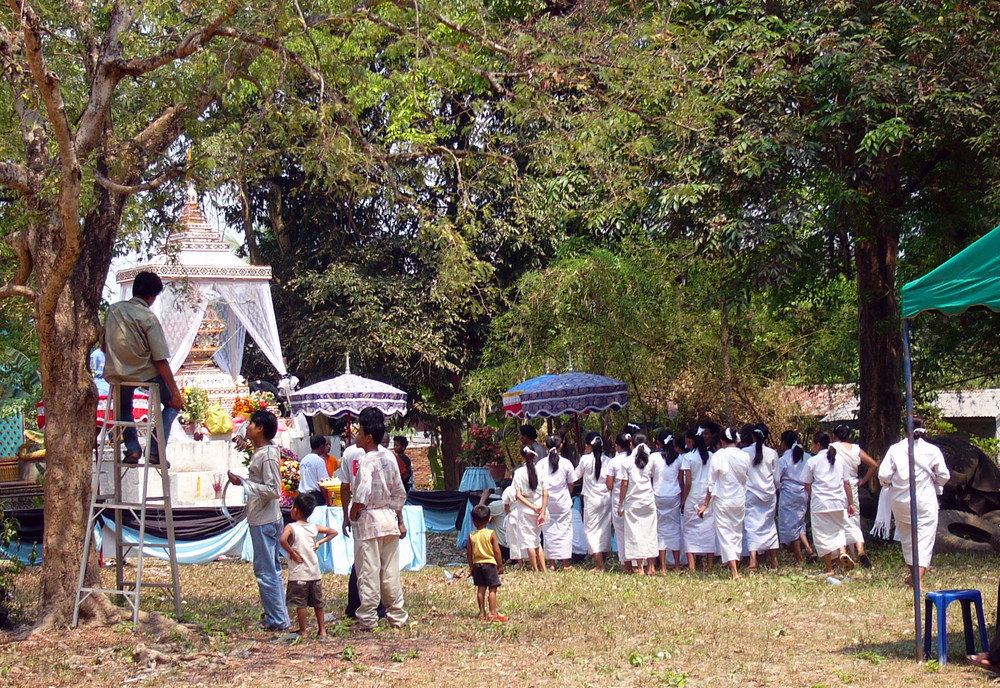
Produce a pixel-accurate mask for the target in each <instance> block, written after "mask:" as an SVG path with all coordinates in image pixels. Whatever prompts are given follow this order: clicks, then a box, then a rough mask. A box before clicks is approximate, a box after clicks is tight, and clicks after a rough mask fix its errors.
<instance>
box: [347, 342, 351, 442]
mask: <svg viewBox="0 0 1000 688" xmlns="http://www.w3.org/2000/svg"><path fill="white" fill-rule="evenodd" d="M348 361H350V359H348ZM347 365H351V364H350V363H348V364H347ZM347 446H348V447H350V446H351V412H350V411H348V412H347Z"/></svg>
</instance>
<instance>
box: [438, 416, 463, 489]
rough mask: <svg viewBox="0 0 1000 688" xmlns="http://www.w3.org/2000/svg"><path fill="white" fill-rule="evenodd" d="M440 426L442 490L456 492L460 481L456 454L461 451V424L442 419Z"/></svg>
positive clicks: (450, 419)
mask: <svg viewBox="0 0 1000 688" xmlns="http://www.w3.org/2000/svg"><path fill="white" fill-rule="evenodd" d="M440 426H441V466H442V468H444V489H446V490H457V489H458V486H459V484H460V482H461V480H462V476H461V475H459V473H458V453H459V452H460V451H461V450H462V422H461V421H459V420H456V419H454V418H443V419H441V423H440Z"/></svg>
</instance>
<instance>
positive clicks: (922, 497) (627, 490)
mask: <svg viewBox="0 0 1000 688" xmlns="http://www.w3.org/2000/svg"><path fill="white" fill-rule="evenodd" d="M917 426H918V428H917V431H916V435H917V439H916V444H915V457H916V464H915V465H916V466H917V469H916V476H915V477H916V482H917V506H918V508H917V512H918V523H919V525H920V534H919V542H918V546H919V554H918V556H919V565H920V575H921V577H922V576H923V571H924V569H925V568H926V567H927V565H928V564H929V563H930V557H931V553H932V552H933V548H934V535H935V532H936V530H937V511H938V503H937V495H938V492H939V490H940V487H941V486H943V485H944V484H945V483H946V482H947V481H948V479H949V477H950V474H949V472H948V468H947V465H946V463H945V460H944V456H943V455H942V454H941V451H940V450H939V449H938V448H937V447H936V446H935V445H933V444H931V443H929V442H927V441H926V440H924V438H923V428H922V427H920V423H919V421H918V422H917ZM769 440H770V432H769V430H768V428H767V426H766V425H764V424H757V425H745V426H743V427H742V428H741V429H740V430H737V429H736V428H735V427H728V428H720V427H719V426H718V425H716V424H715V423H711V422H705V423H703V424H702V425H700V426H698V427H695V428H692V429H690V430H689V431H688V432H686V433H685V434H684V435H683V436H682V437H675V436H674V434H673V433H672V432H670V431H669V430H660V431H659V432H658V433H656V435H655V437H654V438H653V439H652V440H650V439H649V438H648V437H647V436H646V435H645V434H643V433H642V432H641V429H640V428H639V427H638V426H636V425H634V424H630V425H629V426H626V428H625V430H623V432H621V433H620V434H619V435H617V436H616V437H615V438H614V444H613V448H612V447H607V446H606V445H605V440H604V438H602V437H601V436H600V435H599V434H598V433H596V432H591V433H589V434H588V435H587V437H586V453H584V454H583V455H582V456H581V457H580V460H579V462H578V464H577V465H576V466H574V465H573V464H572V463H571V462H570V461H569V460H568V459H566V458H565V457H563V456H562V452H561V449H562V438H561V437H559V436H558V435H550V436H549V437H548V438H547V439H546V446H545V447H542V446H541V445H540V444H539V443H538V441H537V431H536V430H535V428H534V427H532V426H530V425H525V426H522V428H521V442H522V445H523V446H522V448H521V458H522V460H523V463H522V465H521V466H520V467H519V468H518V469H517V470H516V471H515V472H514V477H513V480H512V482H511V485H510V486H509V487H508V488H507V489H505V490H504V491H503V494H502V501H503V504H504V508H505V511H506V514H507V516H506V538H507V543H508V545H509V547H510V551H511V558H512V559H514V560H518V561H520V562H521V563H522V565H523V564H527V565H530V566H531V568H532V569H533V570H536V571H545V570H546V568H547V566H546V559H549V560H551V561H552V562H553V564H552V566H553V567H562V568H567V567H568V566H569V561H570V559H571V557H572V543H573V525H572V508H573V502H572V491H573V487H574V484H575V483H576V482H578V481H580V482H581V483H582V484H581V494H582V498H583V529H584V535H585V538H586V542H587V549H588V551H589V553H590V554H591V555H592V556H593V558H594V562H595V564H596V568H597V570H599V571H603V570H605V568H606V566H607V556H608V554H609V553H610V552H611V549H612V535H614V539H615V542H616V545H617V547H616V548H617V555H618V559H619V561H620V562H622V564H623V566H624V569H625V570H626V571H628V572H634V573H637V574H639V575H645V574H652V573H654V572H656V571H657V570H658V569H659V570H660V571H666V570H667V569H668V567H673V568H674V569H676V570H680V569H681V567H682V565H683V562H684V561H685V560H686V564H687V567H688V568H689V569H690V570H691V571H694V570H696V568H697V565H698V563H699V561H701V562H702V564H703V566H704V567H705V568H709V567H711V566H712V565H713V564H714V560H715V557H719V558H720V560H721V562H722V563H723V564H724V565H725V566H726V567H728V569H729V571H730V574H731V575H732V577H733V578H737V577H739V566H740V562H741V561H742V560H745V561H746V562H747V567H748V568H749V570H751V571H755V570H756V569H757V566H758V558H759V557H766V559H767V563H768V565H769V566H770V567H771V568H772V569H777V567H778V557H777V553H778V549H779V547H780V546H782V545H783V546H785V547H787V548H788V549H789V550H790V551H791V553H792V556H793V557H794V559H795V562H796V564H797V565H801V564H802V562H803V560H804V559H805V560H810V561H811V560H814V559H816V558H817V557H819V558H822V560H823V563H824V567H825V570H826V572H827V573H828V574H833V573H834V567H835V566H836V567H838V568H839V569H840V570H841V571H842V572H843V571H847V570H850V569H851V568H853V567H854V566H855V562H856V561H857V562H860V563H861V564H862V565H863V566H865V567H871V561H870V560H869V558H868V555H867V554H866V553H865V538H864V534H863V532H862V530H861V521H860V512H859V503H858V485H859V484H865V483H867V482H868V481H869V480H871V479H872V478H873V477H874V476H875V475H877V476H878V479H879V481H880V483H881V484H882V486H883V487H884V488H885V489H883V490H882V494H881V497H880V501H879V514H878V516H877V518H876V523H875V529H873V532H876V533H878V534H879V535H881V536H882V537H888V536H889V533H890V517H891V518H895V522H896V533H897V539H900V540H901V541H902V543H903V553H904V558H905V560H906V563H907V564H908V565H912V564H911V556H910V547H911V540H910V538H911V532H910V505H909V468H908V465H909V464H908V460H907V443H906V440H903V441H901V442H899V443H897V444H895V445H893V446H892V447H891V448H890V449H889V450H888V451H887V453H886V455H885V457H884V459H883V461H882V463H881V466H880V465H879V464H878V463H877V462H876V461H875V460H874V459H873V458H872V457H871V456H869V455H868V454H867V453H865V451H864V450H862V449H861V447H859V446H858V445H857V444H854V443H852V442H851V441H850V430H849V428H847V427H846V426H844V425H840V426H838V427H837V428H835V429H834V432H833V437H831V436H830V435H829V434H828V433H826V432H817V433H815V434H814V435H813V436H812V441H811V444H810V446H809V450H808V451H807V450H806V447H805V446H803V443H802V442H801V440H800V437H799V435H798V433H797V432H795V431H794V430H787V431H785V432H784V433H782V434H781V437H780V438H779V442H778V446H777V449H775V448H772V447H771V446H770V445H769ZM807 515H808V516H809V518H810V523H811V527H812V540H813V546H810V543H809V540H808V538H807V535H806V517H807ZM543 539H544V548H543ZM852 555H853V556H852ZM907 580H908V582H909V578H907Z"/></svg>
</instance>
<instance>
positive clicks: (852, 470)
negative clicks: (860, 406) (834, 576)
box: [830, 442, 865, 545]
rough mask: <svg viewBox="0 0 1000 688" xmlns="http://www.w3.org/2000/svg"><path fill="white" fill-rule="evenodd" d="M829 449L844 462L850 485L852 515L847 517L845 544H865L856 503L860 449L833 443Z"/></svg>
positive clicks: (851, 445)
mask: <svg viewBox="0 0 1000 688" xmlns="http://www.w3.org/2000/svg"><path fill="white" fill-rule="evenodd" d="M830 446H831V447H833V448H834V449H836V450H837V455H838V456H840V458H842V459H843V460H844V465H845V470H844V474H845V477H846V479H847V482H849V483H850V484H851V499H853V500H854V515H852V516H848V517H847V526H846V528H845V529H844V535H845V536H846V538H847V544H849V545H857V544H861V545H863V544H865V534H864V533H863V532H862V531H861V508H860V506H859V505H860V502H858V478H860V477H861V475H860V470H861V466H862V465H863V464H862V463H861V447H859V446H858V445H856V444H851V443H849V442H833V443H832V444H830Z"/></svg>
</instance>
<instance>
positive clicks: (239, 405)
mask: <svg viewBox="0 0 1000 688" xmlns="http://www.w3.org/2000/svg"><path fill="white" fill-rule="evenodd" d="M254 411H256V409H255V408H254V406H253V402H252V401H250V398H249V397H236V401H234V402H233V415H234V416H249V415H250V414H251V413H253V412H254Z"/></svg>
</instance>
